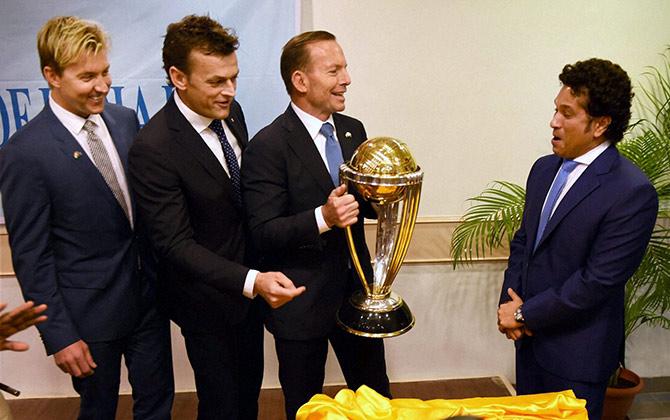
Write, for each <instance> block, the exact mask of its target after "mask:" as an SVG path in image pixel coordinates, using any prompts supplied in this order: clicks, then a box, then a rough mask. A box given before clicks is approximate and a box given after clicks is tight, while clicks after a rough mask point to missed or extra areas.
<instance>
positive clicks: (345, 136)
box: [344, 131, 351, 139]
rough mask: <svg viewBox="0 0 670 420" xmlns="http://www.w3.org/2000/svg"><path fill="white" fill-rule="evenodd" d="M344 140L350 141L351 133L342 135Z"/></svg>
mask: <svg viewBox="0 0 670 420" xmlns="http://www.w3.org/2000/svg"><path fill="white" fill-rule="evenodd" d="M344 138H345V139H350V138H351V133H350V132H348V131H347V132H346V133H344Z"/></svg>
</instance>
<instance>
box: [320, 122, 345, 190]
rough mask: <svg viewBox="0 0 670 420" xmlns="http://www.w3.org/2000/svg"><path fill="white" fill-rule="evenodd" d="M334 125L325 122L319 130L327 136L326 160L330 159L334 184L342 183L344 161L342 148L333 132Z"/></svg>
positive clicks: (329, 164)
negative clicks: (341, 170)
mask: <svg viewBox="0 0 670 420" xmlns="http://www.w3.org/2000/svg"><path fill="white" fill-rule="evenodd" d="M333 131H334V130H333V126H332V125H331V124H330V123H323V125H322V126H321V130H319V132H320V133H321V134H323V136H324V137H325V138H326V160H327V161H328V172H330V179H332V180H333V185H335V186H338V185H340V165H341V164H342V163H343V162H344V158H342V149H340V144H339V143H338V142H337V140H336V139H335V135H334V134H333Z"/></svg>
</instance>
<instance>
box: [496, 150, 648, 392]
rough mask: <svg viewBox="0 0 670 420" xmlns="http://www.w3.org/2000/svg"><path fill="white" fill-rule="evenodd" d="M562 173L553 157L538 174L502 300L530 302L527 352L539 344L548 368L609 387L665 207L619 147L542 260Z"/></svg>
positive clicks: (557, 224) (567, 209)
mask: <svg viewBox="0 0 670 420" xmlns="http://www.w3.org/2000/svg"><path fill="white" fill-rule="evenodd" d="M560 165H561V158H559V157H557V156H555V155H550V156H544V157H542V158H540V159H539V160H538V161H537V162H535V164H534V165H533V168H532V169H531V171H530V175H529V176H528V182H527V186H526V203H525V208H524V213H523V221H522V224H521V228H520V229H519V231H518V232H517V233H516V235H515V236H514V239H513V240H512V243H511V250H510V251H511V252H510V258H509V264H508V268H507V270H506V271H505V280H504V284H503V287H502V292H501V298H500V301H501V302H504V301H507V300H509V297H508V295H507V288H508V287H511V288H512V289H514V290H515V291H516V292H517V293H518V294H519V295H520V296H521V298H522V299H523V301H524V304H523V314H524V317H525V319H526V325H527V327H528V328H529V329H530V330H531V331H533V332H534V334H535V335H534V336H533V337H530V338H524V339H522V340H521V342H519V343H518V344H519V345H532V346H533V350H534V353H535V355H536V358H537V362H538V363H539V364H540V365H541V366H542V367H543V368H544V369H546V370H547V371H549V372H551V373H553V374H555V375H558V376H561V377H564V378H567V379H569V380H576V381H590V382H600V381H603V380H605V379H606V378H607V377H609V376H610V375H611V374H612V372H613V371H614V369H615V368H616V366H617V363H618V359H619V354H620V348H621V346H622V345H623V326H624V293H625V284H626V281H627V280H628V278H629V277H630V276H631V275H632V274H633V273H634V272H635V270H636V269H637V267H638V265H639V264H640V261H641V260H642V257H643V255H644V252H645V249H646V247H647V243H648V242H649V238H650V236H651V232H652V230H653V227H654V223H655V220H656V213H657V210H658V198H657V195H656V191H655V190H654V188H653V186H652V185H651V184H650V182H649V181H648V180H647V178H646V177H645V175H644V174H643V173H642V171H640V170H639V169H638V168H637V167H636V166H635V165H633V164H632V163H631V162H630V161H628V160H627V159H625V158H624V157H622V156H620V155H619V152H618V151H617V149H616V147H614V146H610V147H609V148H607V149H606V150H605V151H604V152H603V153H602V154H601V155H600V156H598V157H597V158H596V159H595V161H593V163H591V164H590V165H589V166H588V168H587V169H586V170H585V171H584V173H582V175H581V176H580V177H579V179H578V180H577V182H575V184H574V185H573V186H572V188H570V190H569V191H568V192H567V193H566V195H565V197H564V198H563V199H562V200H561V202H560V203H559V205H558V207H557V208H556V210H555V213H554V215H553V216H552V217H551V219H550V220H549V223H548V224H547V227H546V228H545V232H544V235H543V237H542V238H541V241H540V243H539V244H538V247H537V249H536V250H535V251H534V252H533V246H534V243H535V236H536V232H537V228H538V224H539V218H540V213H541V212H542V206H543V203H544V199H545V197H546V195H547V193H548V191H549V188H550V186H551V184H552V181H553V179H554V176H555V175H556V172H557V171H558V169H559V167H560ZM520 362H521V363H522V361H518V362H517V363H520Z"/></svg>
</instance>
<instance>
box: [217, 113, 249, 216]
mask: <svg viewBox="0 0 670 420" xmlns="http://www.w3.org/2000/svg"><path fill="white" fill-rule="evenodd" d="M209 128H210V129H211V130H212V131H214V132H215V133H216V136H217V137H218V138H219V142H220V143H221V147H222V148H223V157H224V158H225V159H226V165H227V166H228V172H229V173H230V181H231V182H232V184H233V199H234V200H235V204H236V205H237V208H240V209H241V208H242V192H241V189H240V165H239V164H238V163H237V156H235V151H234V150H233V147H232V146H231V145H230V143H229V142H228V138H227V137H226V132H225V131H224V130H223V125H222V124H221V120H213V121H212V123H211V124H210V125H209Z"/></svg>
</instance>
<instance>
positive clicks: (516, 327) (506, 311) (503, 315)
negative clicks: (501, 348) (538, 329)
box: [498, 287, 533, 341]
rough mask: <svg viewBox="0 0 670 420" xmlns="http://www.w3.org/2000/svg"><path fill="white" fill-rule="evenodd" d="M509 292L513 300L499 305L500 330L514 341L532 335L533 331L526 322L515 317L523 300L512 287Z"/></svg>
mask: <svg viewBox="0 0 670 420" xmlns="http://www.w3.org/2000/svg"><path fill="white" fill-rule="evenodd" d="M507 294H508V295H509V297H510V298H511V300H509V301H507V302H505V303H503V304H502V305H500V306H499V307H498V331H500V332H501V333H503V334H505V335H506V336H507V338H509V339H510V340H514V341H516V340H518V339H520V338H522V337H523V336H532V335H533V332H532V331H531V330H529V329H528V328H527V327H526V325H525V324H523V323H521V322H518V321H517V320H516V319H514V312H516V310H517V309H518V308H519V306H521V304H522V303H523V300H522V299H521V298H520V297H519V295H517V294H516V292H514V290H513V289H512V288H511V287H510V288H509V289H507Z"/></svg>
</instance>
